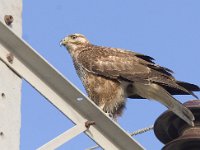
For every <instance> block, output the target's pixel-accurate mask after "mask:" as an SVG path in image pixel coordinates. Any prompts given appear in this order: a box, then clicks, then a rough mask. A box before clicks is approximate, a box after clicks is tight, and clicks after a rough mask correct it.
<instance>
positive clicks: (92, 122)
mask: <svg viewBox="0 0 200 150" xmlns="http://www.w3.org/2000/svg"><path fill="white" fill-rule="evenodd" d="M91 125H95V122H94V121H89V120H88V121H86V122H85V127H86V128H88V129H89V127H90V126H91Z"/></svg>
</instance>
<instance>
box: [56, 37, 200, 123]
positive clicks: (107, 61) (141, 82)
mask: <svg viewBox="0 0 200 150" xmlns="http://www.w3.org/2000/svg"><path fill="white" fill-rule="evenodd" d="M60 44H61V45H63V46H65V47H66V48H67V50H68V52H69V53H70V55H71V57H72V59H73V63H74V66H75V69H76V71H77V74H78V75H79V77H80V79H81V81H82V83H83V85H84V87H85V89H86V92H87V93H88V96H89V98H90V99H91V100H92V101H94V103H96V105H98V106H99V107H100V108H101V109H102V110H103V111H104V112H105V113H108V114H111V116H112V117H113V118H114V119H116V118H117V117H118V116H120V115H121V114H122V112H123V109H124V108H125V103H126V98H132V99H134V98H143V99H154V100H156V101H158V102H160V103H162V104H163V105H165V106H166V107H167V108H168V109H169V110H171V111H172V112H174V113H175V114H176V115H177V116H179V117H180V118H182V119H183V120H184V121H186V122H187V123H188V124H189V125H192V126H193V125H194V124H193V121H194V116H193V114H192V113H191V111H190V110H189V109H188V108H186V107H185V106H183V105H182V104H181V103H180V102H179V101H178V100H176V99H175V98H174V97H173V96H172V95H193V96H194V97H196V98H197V96H196V95H195V94H194V93H193V91H200V88H199V87H198V86H197V85H194V84H191V83H187V82H182V81H177V80H176V79H175V78H174V77H173V76H172V73H173V72H172V71H171V70H170V69H168V68H165V67H162V66H159V65H157V64H155V63H154V59H153V58H152V57H150V56H147V55H143V54H140V53H135V52H132V51H128V50H124V49H119V48H110V47H102V46H96V45H93V44H91V43H90V42H89V41H88V39H87V38H86V37H85V36H84V35H82V34H72V35H69V36H67V37H65V38H64V39H63V40H61V42H60Z"/></svg>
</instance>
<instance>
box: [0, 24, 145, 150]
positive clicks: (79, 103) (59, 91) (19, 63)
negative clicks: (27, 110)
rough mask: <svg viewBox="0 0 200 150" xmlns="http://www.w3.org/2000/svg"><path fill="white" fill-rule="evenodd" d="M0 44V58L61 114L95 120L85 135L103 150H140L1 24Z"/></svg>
mask: <svg viewBox="0 0 200 150" xmlns="http://www.w3.org/2000/svg"><path fill="white" fill-rule="evenodd" d="M0 42H1V43H2V45H3V46H4V47H5V49H2V50H1V52H0V58H1V59H2V60H3V61H4V62H5V63H6V64H7V65H8V66H9V67H10V68H12V69H13V70H14V71H15V72H16V73H17V74H19V75H20V76H21V77H23V78H24V79H25V80H26V81H28V82H29V83H30V84H31V85H32V86H33V87H34V88H35V89H36V90H38V91H39V92H40V93H41V94H42V95H43V96H44V97H46V98H47V99H48V100H49V101H50V102H51V103H52V104H53V105H55V106H56V107H57V108H58V109H59V110H60V111H61V112H62V113H63V114H64V115H66V116H67V117H68V118H69V119H71V120H72V121H73V122H74V123H75V124H79V123H82V122H85V121H86V120H92V121H95V123H96V124H95V125H94V126H91V127H90V128H89V129H88V130H87V131H86V132H85V133H86V134H87V135H88V136H89V137H90V138H92V139H93V140H94V141H95V142H96V143H98V145H100V146H101V147H102V148H103V149H107V150H133V149H134V150H142V149H143V148H142V147H141V146H140V145H139V144H138V143H137V142H136V141H135V140H133V139H132V137H131V136H130V135H129V134H127V133H126V132H125V131H124V130H123V129H122V128H120V126H119V125H118V124H117V123H115V122H113V121H112V120H111V119H110V118H108V117H107V116H106V115H105V114H104V113H103V112H102V111H101V110H100V109H99V108H98V107H97V106H96V105H95V104H94V103H93V102H92V101H91V100H89V99H88V98H87V97H86V96H85V95H84V94H83V93H81V92H80V91H79V90H78V89H77V88H76V87H75V86H74V85H73V84H72V83H70V82H69V81H68V80H67V79H66V78H65V77H63V76H62V75H61V74H60V73H59V72H58V71H56V69H55V68H53V67H52V66H51V65H50V64H49V63H48V62H47V61H46V60H45V59H44V58H42V57H41V56H40V55H39V54H38V53H37V52H36V51H35V50H34V49H33V48H32V47H31V46H29V45H28V44H27V43H26V42H25V41H23V40H22V39H21V38H19V37H18V36H17V35H16V34H15V33H13V32H12V31H11V30H10V29H9V28H7V27H6V26H5V25H4V24H3V23H2V22H0ZM8 50H9V51H8ZM10 52H11V53H13V54H14V61H13V63H12V64H11V63H9V62H8V60H7V58H6V55H7V54H8V53H10Z"/></svg>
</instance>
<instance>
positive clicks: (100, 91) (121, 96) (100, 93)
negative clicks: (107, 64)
mask: <svg viewBox="0 0 200 150" xmlns="http://www.w3.org/2000/svg"><path fill="white" fill-rule="evenodd" d="M78 75H79V77H80V79H81V80H82V83H83V85H84V87H85V89H86V91H87V93H88V96H89V98H90V99H91V100H92V101H94V102H95V103H96V104H97V105H98V106H99V107H100V108H101V109H103V110H104V111H105V112H107V113H111V114H113V115H114V116H119V115H121V113H122V110H123V108H124V107H125V100H126V98H125V93H124V89H123V87H122V86H121V84H120V83H119V82H118V81H115V80H110V79H107V78H104V77H101V76H96V75H94V74H91V73H88V72H87V71H85V70H81V69H80V68H79V70H78Z"/></svg>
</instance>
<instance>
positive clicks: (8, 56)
mask: <svg viewBox="0 0 200 150" xmlns="http://www.w3.org/2000/svg"><path fill="white" fill-rule="evenodd" d="M6 58H7V60H8V62H9V63H11V64H12V63H13V59H14V56H13V54H12V53H9V54H8V55H7V57H6Z"/></svg>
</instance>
